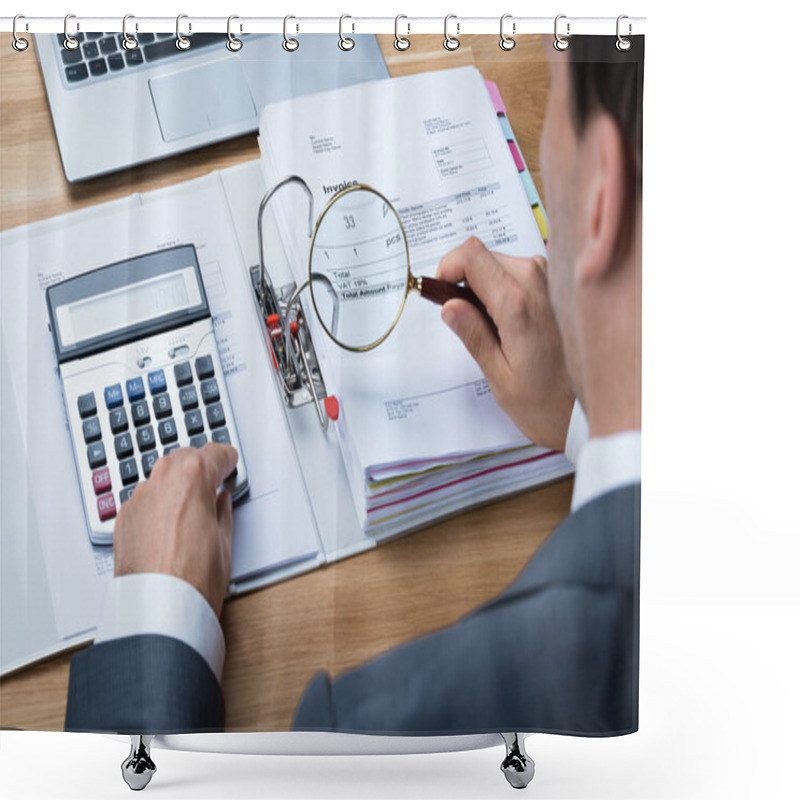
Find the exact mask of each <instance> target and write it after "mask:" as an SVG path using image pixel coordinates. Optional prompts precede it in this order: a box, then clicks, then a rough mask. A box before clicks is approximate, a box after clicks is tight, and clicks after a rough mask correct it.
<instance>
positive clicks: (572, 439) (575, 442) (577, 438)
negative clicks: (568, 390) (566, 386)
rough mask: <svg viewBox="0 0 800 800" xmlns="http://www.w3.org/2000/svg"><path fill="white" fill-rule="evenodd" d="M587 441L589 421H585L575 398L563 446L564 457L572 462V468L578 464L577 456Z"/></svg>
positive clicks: (581, 408)
mask: <svg viewBox="0 0 800 800" xmlns="http://www.w3.org/2000/svg"><path fill="white" fill-rule="evenodd" d="M588 441H589V420H588V419H586V414H585V413H584V411H583V407H582V406H581V403H580V400H578V398H577V397H576V398H575V405H574V406H572V416H571V417H570V418H569V428H568V429H567V442H566V445H565V446H564V455H565V456H566V457H567V458H568V459H569V460H570V461H571V462H572V465H573V466H575V465H576V464H577V463H578V456H579V455H580V453H581V450H582V449H583V446H584V445H585V444H586V442H588Z"/></svg>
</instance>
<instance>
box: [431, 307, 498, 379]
mask: <svg viewBox="0 0 800 800" xmlns="http://www.w3.org/2000/svg"><path fill="white" fill-rule="evenodd" d="M442 320H443V321H444V323H445V325H447V326H448V327H449V328H450V329H451V330H452V331H453V333H455V335H456V336H458V338H459V339H461V341H462V342H463V343H464V347H466V348H467V352H468V353H469V354H470V355H471V356H472V357H473V358H474V359H475V361H476V362H477V364H478V366H479V367H480V368H481V372H483V374H484V375H485V376H486V379H487V380H488V381H489V385H490V386H491V385H496V382H497V380H498V379H499V378H500V373H501V371H502V370H503V368H504V367H505V366H507V362H506V357H505V355H504V353H503V350H502V348H501V347H500V342H499V340H498V339H497V335H496V334H495V331H494V330H493V329H492V326H491V325H490V323H489V321H488V320H487V319H486V316H485V315H484V314H483V313H481V312H480V311H479V310H478V309H477V308H475V306H474V305H473V304H472V303H468V302H467V301H466V300H460V299H456V300H448V301H447V302H446V303H445V304H444V306H443V308H442Z"/></svg>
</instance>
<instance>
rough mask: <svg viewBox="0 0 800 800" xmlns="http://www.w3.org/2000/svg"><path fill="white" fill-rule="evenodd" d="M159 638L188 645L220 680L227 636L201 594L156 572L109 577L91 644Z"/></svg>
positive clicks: (190, 586)
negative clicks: (137, 638)
mask: <svg viewBox="0 0 800 800" xmlns="http://www.w3.org/2000/svg"><path fill="white" fill-rule="evenodd" d="M144 634H159V635H161V636H171V637H172V638H173V639H178V640H179V641H181V642H183V643H184V644H187V645H189V647H191V648H192V649H193V650H195V651H196V652H197V653H198V654H199V655H200V656H202V657H203V658H204V659H205V661H206V663H207V664H208V666H209V667H210V668H211V671H212V672H213V673H214V675H215V676H216V678H217V681H218V682H220V683H221V681H222V665H223V664H224V662H225V637H224V636H223V634H222V627H221V626H220V624H219V620H218V619H217V615H216V614H215V613H214V611H213V609H212V608H211V606H210V605H209V603H208V601H207V600H206V599H205V597H203V595H202V594H201V593H200V592H199V591H198V590H197V589H195V588H194V586H192V585H191V584H189V583H187V582H186V581H184V580H182V579H181V578H177V577H175V576H174V575H162V574H158V573H154V572H146V573H135V574H131V575H121V576H118V577H115V578H113V579H112V580H111V581H110V583H109V586H108V589H107V592H106V601H105V604H104V606H103V610H102V613H101V616H100V622H99V624H98V626H97V634H96V635H95V639H94V641H95V644H99V643H100V642H107V641H110V640H112V639H121V638H123V637H125V636H141V635H144Z"/></svg>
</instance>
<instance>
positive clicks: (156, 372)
mask: <svg viewBox="0 0 800 800" xmlns="http://www.w3.org/2000/svg"><path fill="white" fill-rule="evenodd" d="M46 298H47V310H48V312H49V315H50V329H51V331H52V334H53V341H54V343H55V348H56V355H57V358H58V370H59V374H60V376H61V386H62V390H63V393H64V402H65V403H66V408H67V417H68V420H69V430H70V436H71V438H72V450H73V454H74V456H75V463H76V465H77V468H78V478H79V482H80V487H81V493H82V495H83V506H84V511H85V514H86V521H87V525H88V529H89V536H90V538H91V540H92V543H93V544H97V545H110V544H112V543H113V540H114V519H115V517H116V515H117V513H118V512H119V509H120V507H121V505H122V504H123V503H124V502H125V501H126V500H127V499H128V498H129V497H130V496H131V494H132V493H133V492H134V491H135V489H136V486H137V485H138V484H139V483H140V482H141V481H144V480H147V478H148V477H149V476H150V473H151V471H152V469H153V467H154V465H155V463H156V462H157V461H158V459H159V458H163V457H164V456H166V455H168V454H169V453H171V452H172V451H173V450H176V449H177V448H179V447H202V446H203V445H204V444H206V442H209V441H214V442H223V443H225V444H231V445H233V446H234V447H235V448H236V449H237V450H238V452H239V461H238V464H237V466H236V470H235V471H234V473H233V474H232V475H231V476H230V477H229V478H228V479H227V480H226V482H225V485H226V486H227V487H228V488H229V489H230V490H231V493H232V495H233V499H234V501H236V500H239V499H241V498H242V497H243V496H244V495H245V494H246V493H247V489H248V484H247V472H246V470H245V464H244V458H243V455H242V448H241V441H240V439H239V436H238V434H237V432H236V425H235V424H234V420H233V412H232V408H231V402H230V397H229V395H228V391H227V387H226V385H225V376H224V374H223V371H222V362H221V360H220V356H219V351H218V349H217V341H216V338H215V337H214V328H213V323H212V319H211V313H210V311H209V307H208V300H207V297H206V292H205V287H204V286H203V278H202V275H201V273H200V267H199V265H198V262H197V253H196V252H195V248H194V246H193V245H182V246H179V247H172V248H169V249H165V250H159V251H157V252H153V253H148V254H146V255H142V256H137V257H136V258H131V259H128V260H126V261H119V262H117V263H115V264H109V265H108V266H105V267H100V268H99V269H95V270H92V271H91V272H86V273H84V274H82V275H78V276H77V277H74V278H70V279H68V280H65V281H62V282H61V283H58V284H54V285H52V286H50V287H49V288H48V289H47V292H46Z"/></svg>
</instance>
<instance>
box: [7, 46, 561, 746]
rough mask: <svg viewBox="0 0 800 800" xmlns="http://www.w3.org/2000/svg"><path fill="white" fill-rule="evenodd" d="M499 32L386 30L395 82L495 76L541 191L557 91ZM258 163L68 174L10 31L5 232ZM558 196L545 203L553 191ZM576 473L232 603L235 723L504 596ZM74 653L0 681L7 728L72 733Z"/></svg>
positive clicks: (539, 60) (25, 56)
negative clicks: (69, 699) (545, 130)
mask: <svg viewBox="0 0 800 800" xmlns="http://www.w3.org/2000/svg"><path fill="white" fill-rule="evenodd" d="M497 39H498V37H496V36H489V35H484V36H471V37H470V36H465V37H462V39H461V46H460V48H459V49H458V50H457V51H455V52H447V51H445V50H444V49H443V47H442V37H439V36H416V37H413V38H412V47H411V49H410V50H408V51H405V52H402V53H401V52H398V51H396V50H395V49H394V47H393V46H392V43H393V37H391V36H382V37H379V41H380V45H381V49H382V51H383V54H384V57H385V59H386V63H387V65H388V67H389V71H390V73H391V75H392V76H399V75H407V74H411V73H416V72H423V71H427V70H435V69H447V68H450V67H453V66H462V65H468V64H469V65H474V66H476V67H478V69H479V70H480V71H481V73H482V74H483V76H484V77H485V78H489V79H490V80H493V81H495V82H496V83H497V84H498V87H499V89H500V92H501V94H502V96H503V98H504V100H505V103H506V106H507V109H508V118H509V121H510V123H511V126H512V128H513V129H514V132H515V134H516V136H517V139H518V141H519V144H520V148H521V150H522V153H523V156H524V158H525V160H526V163H527V164H528V167H529V169H530V171H531V174H532V176H533V179H534V181H535V182H536V185H537V187H538V188H539V190H540V192H541V191H542V182H541V175H540V173H539V169H538V164H539V136H540V133H541V125H542V120H543V115H544V108H545V104H546V100H547V91H548V72H547V62H546V56H545V52H544V49H543V47H542V43H541V40H540V38H539V37H538V36H531V37H517V46H516V48H515V49H514V50H512V51H510V52H504V51H502V50H500V48H499V47H498V44H497ZM257 157H258V146H257V143H256V138H255V135H254V134H252V135H249V136H244V137H241V138H239V139H236V140H233V141H229V142H223V143H220V144H217V145H212V146H209V147H205V148H203V149H201V150H196V151H194V152H191V153H186V154H183V155H179V156H176V157H173V158H170V159H168V160H165V161H159V162H155V163H153V164H148V165H143V166H140V167H136V168H133V169H129V170H125V171H122V172H119V173H116V174H114V175H110V176H106V177H102V178H99V179H96V180H93V181H89V182H87V183H85V184H79V185H70V184H68V183H67V182H66V180H65V178H64V175H63V172H62V170H61V164H60V161H59V157H58V149H57V145H56V141H55V135H54V132H53V126H52V122H51V120H50V114H49V110H48V106H47V99H46V97H45V93H44V86H43V83H42V78H41V74H40V72H39V68H38V64H37V61H36V58H35V55H34V53H33V52H32V51H31V48H29V49H28V51H27V52H26V53H16V52H15V51H14V50H13V49H12V47H11V36H10V35H8V34H4V35H2V36H0V230H2V229H6V228H10V227H13V226H16V225H23V224H27V223H29V222H33V221H35V220H40V219H45V218H48V217H51V216H54V215H56V214H62V213H66V212H69V211H74V210H76V209H79V208H84V207H86V206H90V205H94V204H96V203H102V202H105V201H107V200H112V199H114V198H117V197H122V196H126V195H128V194H131V193H132V192H146V191H150V190H152V189H156V188H159V187H162V186H168V185H171V184H174V183H178V182H180V181H184V180H188V179H190V178H194V177H197V176H199V175H202V174H205V173H207V172H209V171H211V170H214V169H222V168H225V167H227V166H230V165H232V164H236V163H239V162H241V161H246V160H250V159H253V158H257ZM542 199H543V200H544V201H545V203H546V198H545V197H544V195H542ZM571 491H572V481H571V480H567V481H561V482H559V483H556V484H553V485H551V486H548V487H545V488H542V489H538V490H534V491H530V492H526V493H524V494H521V495H517V496H515V497H512V498H509V499H506V500H504V501H502V502H496V503H493V504H491V505H487V506H484V507H482V508H479V509H476V510H474V511H471V512H469V513H466V514H461V515H459V516H457V517H454V518H452V519H450V520H447V521H445V522H442V523H439V524H437V525H433V526H430V527H429V528H427V529H425V530H423V531H420V532H418V533H414V534H412V535H409V536H406V537H402V538H400V539H397V540H395V541H393V542H391V543H388V544H385V545H383V546H381V547H378V548H376V549H375V550H373V551H370V552H368V553H365V554H362V555H358V556H354V557H352V558H349V559H346V560H344V561H341V562H338V563H336V564H333V565H329V566H326V567H323V568H320V569H317V570H314V571H312V572H311V573H309V574H306V575H303V576H300V577H297V578H293V579H291V580H288V581H285V582H283V583H279V584H277V585H274V586H270V587H268V588H265V589H262V590H259V591H257V592H253V593H252V594H249V595H246V596H244V597H238V598H236V599H233V600H230V601H228V602H227V603H226V604H225V608H224V611H223V615H222V625H223V628H224V631H225V637H226V643H227V658H226V662H225V670H224V675H223V691H224V694H225V699H226V705H227V719H226V727H227V729H228V730H239V731H274V730H286V729H287V728H288V727H289V725H290V724H291V720H292V715H293V713H294V709H295V707H296V705H297V702H298V700H299V698H300V696H301V695H302V692H303V689H304V687H305V686H306V684H307V683H308V681H309V680H310V678H311V677H312V676H313V675H314V673H316V672H317V671H319V670H321V669H324V670H328V671H330V672H331V673H332V674H334V675H335V674H338V673H340V672H342V671H343V670H346V669H349V668H351V667H354V666H357V665H358V664H361V663H363V662H364V661H365V660H367V659H369V658H372V657H373V656H375V655H377V654H379V653H381V652H383V651H385V650H386V649H388V648H391V647H395V646H397V645H399V644H402V643H403V642H407V641H409V640H411V639H414V638H416V637H419V636H422V635H425V634H427V633H430V632H432V631H435V630H437V629H439V628H442V627H444V626H447V625H450V624H452V623H454V622H455V621H457V620H458V619H459V618H460V617H462V616H463V615H464V614H466V613H468V612H470V611H472V610H474V609H475V608H476V607H477V606H479V605H481V604H482V603H484V602H486V601H487V600H489V599H490V598H492V597H493V596H495V595H496V594H498V593H499V592H501V591H502V590H503V589H504V588H505V587H506V586H507V585H508V584H509V583H510V582H511V581H512V580H513V579H514V577H515V576H516V575H517V574H518V573H519V572H520V570H521V569H522V568H523V567H524V565H525V564H526V563H527V561H528V560H529V559H530V558H531V556H532V555H533V554H534V553H535V552H536V549H537V548H538V546H539V545H540V544H541V542H542V541H543V540H544V539H545V538H546V537H547V535H548V534H549V533H550V532H551V531H552V530H553V528H554V527H555V526H556V525H557V524H558V523H559V522H560V521H561V519H563V518H564V517H565V516H566V514H567V512H568V510H569V500H570V495H571ZM71 655H72V654H71V653H64V654H61V655H59V656H57V657H54V658H52V659H50V660H48V661H45V662H42V663H39V664H35V665H32V666H30V667H28V668H26V669H24V670H21V671H20V672H18V673H15V674H13V675H10V676H8V677H6V678H4V679H3V680H1V681H0V725H1V726H2V727H7V728H23V729H35V730H62V729H63V724H64V713H65V709H66V692H67V685H68V680H69V661H70V658H71Z"/></svg>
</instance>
